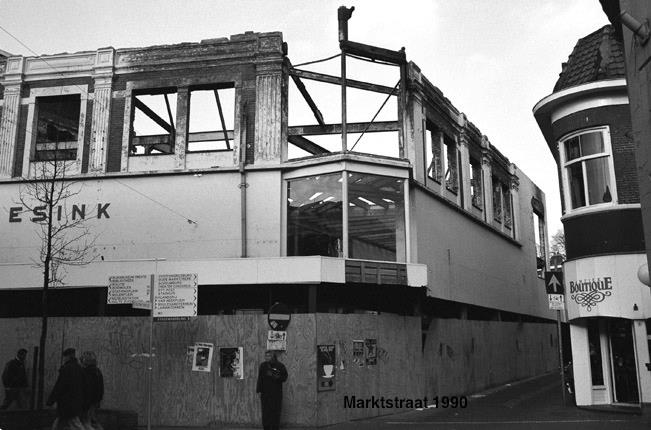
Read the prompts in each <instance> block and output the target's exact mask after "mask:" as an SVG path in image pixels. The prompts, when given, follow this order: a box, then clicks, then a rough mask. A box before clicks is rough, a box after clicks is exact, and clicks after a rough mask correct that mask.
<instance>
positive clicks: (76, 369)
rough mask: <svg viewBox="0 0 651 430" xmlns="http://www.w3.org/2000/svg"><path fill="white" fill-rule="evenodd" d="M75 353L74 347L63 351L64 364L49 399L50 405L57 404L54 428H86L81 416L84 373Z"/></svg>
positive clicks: (74, 429) (56, 429) (71, 429)
mask: <svg viewBox="0 0 651 430" xmlns="http://www.w3.org/2000/svg"><path fill="white" fill-rule="evenodd" d="M75 354H76V351H75V349H74V348H68V349H66V350H65V351H63V366H61V368H60V369H59V377H58V378H57V381H56V383H55V384H54V388H53V389H52V393H50V397H48V400H47V405H48V406H52V405H53V404H54V403H56V404H57V419H56V420H55V421H54V424H52V430H85V429H84V426H83V425H82V424H81V420H80V418H79V417H80V415H81V413H82V407H83V400H84V374H83V370H82V369H81V366H80V365H79V362H78V361H77V357H75Z"/></svg>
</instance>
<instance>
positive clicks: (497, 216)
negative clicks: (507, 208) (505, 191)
mask: <svg viewBox="0 0 651 430" xmlns="http://www.w3.org/2000/svg"><path fill="white" fill-rule="evenodd" d="M493 219H494V220H495V221H497V222H499V223H500V224H501V223H502V183H501V182H500V180H499V179H498V178H497V177H496V176H493Z"/></svg>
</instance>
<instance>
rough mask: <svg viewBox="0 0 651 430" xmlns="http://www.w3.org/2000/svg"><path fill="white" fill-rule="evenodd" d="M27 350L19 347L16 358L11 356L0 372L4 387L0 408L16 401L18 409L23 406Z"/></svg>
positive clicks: (25, 387)
mask: <svg viewBox="0 0 651 430" xmlns="http://www.w3.org/2000/svg"><path fill="white" fill-rule="evenodd" d="M26 357H27V350H26V349H25V348H20V349H19V350H18V353H16V358H12V359H11V360H9V361H8V362H7V364H6V365H5V368H4V371H3V372H2V385H4V387H5V399H4V401H3V402H2V405H0V409H1V410H4V409H7V408H8V407H9V406H10V405H11V404H12V403H14V402H15V403H16V406H17V407H18V408H19V409H22V408H23V400H24V397H25V391H26V390H27V372H25V358H26Z"/></svg>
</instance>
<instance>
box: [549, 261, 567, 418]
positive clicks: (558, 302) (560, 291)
mask: <svg viewBox="0 0 651 430" xmlns="http://www.w3.org/2000/svg"><path fill="white" fill-rule="evenodd" d="M545 290H547V297H548V299H549V309H556V327H557V329H558V364H559V367H560V371H561V391H562V393H563V404H564V405H565V404H566V399H565V370H564V363H563V333H562V330H561V310H564V309H565V301H564V297H565V296H564V294H565V288H564V287H563V272H561V271H554V272H545Z"/></svg>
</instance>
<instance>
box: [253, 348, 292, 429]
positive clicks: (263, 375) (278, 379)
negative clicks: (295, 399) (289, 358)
mask: <svg viewBox="0 0 651 430" xmlns="http://www.w3.org/2000/svg"><path fill="white" fill-rule="evenodd" d="M264 359H265V361H264V362H263V363H262V364H260V369H259V370H258V383H257V385H256V389H255V391H256V393H260V400H261V402H262V427H263V428H264V430H277V429H278V428H280V408H281V406H282V401H283V382H285V381H286V380H287V369H285V366H284V365H283V363H281V362H280V361H278V359H277V358H276V354H275V353H274V352H273V351H267V352H265V354H264Z"/></svg>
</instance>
